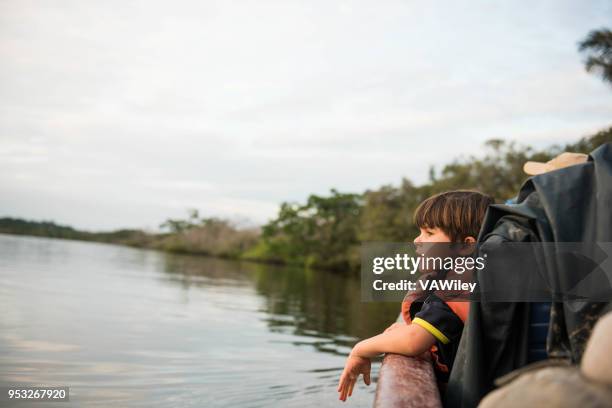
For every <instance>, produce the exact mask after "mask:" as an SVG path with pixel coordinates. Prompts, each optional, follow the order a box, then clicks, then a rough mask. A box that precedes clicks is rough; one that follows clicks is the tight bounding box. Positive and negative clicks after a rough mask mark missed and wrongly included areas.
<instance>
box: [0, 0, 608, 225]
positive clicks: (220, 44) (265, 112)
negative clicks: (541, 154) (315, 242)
mask: <svg viewBox="0 0 612 408" xmlns="http://www.w3.org/2000/svg"><path fill="white" fill-rule="evenodd" d="M433 3H435V4H433ZM466 3H468V4H469V5H470V6H469V7H466V5H465V4H466ZM587 5H588V6H587ZM611 25H612V3H611V2H610V1H608V0H601V1H589V2H583V1H577V0H576V1H558V0H554V1H538V2H534V1H523V2H521V1H516V0H510V1H495V2H492V1H488V0H486V1H485V0H483V1H469V2H456V1H450V0H449V1H439V2H428V1H411V0H404V1H357V0H355V1H334V0H321V1H319V0H305V1H292V0H276V1H267V0H253V1H229V0H223V1H218V2H215V1H208V0H184V1H183V0H178V1H154V0H149V1H126V0H121V1H83V0H74V1H64V0H58V1H52V2H50V1H29V0H2V1H0V60H1V61H2V62H1V63H0V189H1V190H0V191H1V192H2V193H1V196H0V216H18V217H24V218H28V219H37V220H40V219H45V220H54V221H56V222H59V223H64V224H70V225H73V226H75V227H78V228H86V229H110V228H116V227H145V228H156V227H157V225H159V223H160V222H161V221H163V220H164V219H166V218H167V217H180V216H183V215H184V214H185V211H186V209H187V208H198V209H199V210H200V211H201V213H202V214H203V215H216V216H225V217H231V218H233V219H241V220H250V221H251V222H253V223H262V222H265V221H266V220H267V219H269V218H270V217H272V216H274V214H275V212H276V210H277V208H278V204H279V203H280V202H282V201H295V200H304V199H305V198H306V197H307V196H308V194H310V193H325V192H327V191H329V189H330V188H332V187H335V188H338V189H339V190H341V191H347V192H348V191H350V192H360V191H363V190H365V189H368V188H376V187H378V186H380V185H382V184H388V183H398V182H399V181H400V179H401V178H402V177H408V178H410V179H412V180H414V181H415V182H422V181H424V180H425V179H426V174H427V170H428V167H429V166H430V165H438V166H439V165H442V164H444V163H446V162H448V161H449V160H450V159H452V158H454V157H457V156H458V155H469V154H479V153H481V146H482V142H483V141H485V140H486V139H489V138H493V137H495V138H506V139H512V140H516V141H519V142H523V143H528V144H531V145H534V146H539V147H543V146H547V145H550V144H553V143H561V142H567V141H574V140H577V139H578V138H579V137H581V136H584V135H588V134H590V133H592V132H594V131H596V130H598V129H601V128H603V127H606V126H608V125H610V124H612V89H611V88H610V87H609V86H606V85H605V84H603V83H602V82H601V81H600V80H599V78H597V77H595V76H592V75H589V74H587V73H585V72H584V70H583V67H582V56H581V55H579V54H578V52H577V47H576V43H577V42H578V41H579V40H580V39H582V38H583V37H584V36H585V35H586V33H587V32H588V31H589V30H591V29H595V28H601V27H606V26H607V27H610V26H611Z"/></svg>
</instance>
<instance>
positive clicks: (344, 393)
mask: <svg viewBox="0 0 612 408" xmlns="http://www.w3.org/2000/svg"><path fill="white" fill-rule="evenodd" d="M340 399H341V400H342V401H346V384H345V385H343V386H342V392H341V393H340Z"/></svg>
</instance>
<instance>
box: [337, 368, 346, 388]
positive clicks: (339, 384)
mask: <svg viewBox="0 0 612 408" xmlns="http://www.w3.org/2000/svg"><path fill="white" fill-rule="evenodd" d="M345 380H346V373H344V372H343V373H342V375H341V376H340V381H338V392H340V390H341V389H342V385H343V384H344V381H345Z"/></svg>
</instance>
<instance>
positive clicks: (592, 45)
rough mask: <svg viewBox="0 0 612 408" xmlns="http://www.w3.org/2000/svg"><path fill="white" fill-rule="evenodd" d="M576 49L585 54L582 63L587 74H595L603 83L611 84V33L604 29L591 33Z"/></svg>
mask: <svg viewBox="0 0 612 408" xmlns="http://www.w3.org/2000/svg"><path fill="white" fill-rule="evenodd" d="M578 49H579V50H580V51H581V52H583V53H585V54H587V58H586V60H585V62H584V67H585V68H586V70H587V72H597V73H599V75H600V76H601V78H602V79H603V80H604V82H608V83H610V84H612V31H610V30H609V29H605V28H602V29H601V30H593V31H591V32H590V33H589V34H588V35H587V36H586V38H585V39H584V40H582V41H581V42H580V43H579V45H578Z"/></svg>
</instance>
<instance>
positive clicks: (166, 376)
mask: <svg viewBox="0 0 612 408" xmlns="http://www.w3.org/2000/svg"><path fill="white" fill-rule="evenodd" d="M359 297H360V295H359V281H358V279H357V278H348V277H345V276H341V275H339V274H332V273H329V272H320V271H305V270H302V269H290V268H282V267H274V266H269V265H258V264H251V263H239V262H231V261H222V260H218V259H211V258H205V257H198V256H188V255H169V254H164V253H161V252H156V251H148V250H139V249H132V248H126V247H121V246H114V245H105V244H96V243H88V242H77V241H66V240H55V239H46V238H32V237H17V236H10V235H1V234H0V385H8V384H11V385H31V386H34V385H38V386H40V385H47V386H52V385H57V386H70V397H71V402H70V403H69V404H66V405H65V406H72V407H80V406H101V407H109V406H121V407H170V406H172V407H174V406H185V407H189V406H193V407H221V406H239V407H256V406H283V407H292V406H296V407H304V406H317V407H325V406H345V407H350V406H352V407H357V406H371V404H372V401H373V396H374V387H375V384H372V385H371V386H370V387H366V386H364V385H363V384H361V385H360V386H359V388H358V389H356V390H355V391H354V394H353V397H352V398H350V399H349V402H347V403H344V404H343V403H342V402H339V401H338V400H337V392H336V385H337V381H338V377H339V375H340V372H341V370H342V367H343V363H344V360H345V358H346V354H347V353H348V352H349V351H350V347H351V346H352V345H353V344H354V343H355V342H356V341H357V340H359V339H360V338H364V337H368V336H371V335H374V334H376V333H378V332H380V331H381V330H383V329H384V328H385V327H386V326H387V325H388V324H390V323H391V322H392V321H394V320H395V317H396V314H397V311H398V307H399V305H397V304H362V303H361V302H360V301H359ZM378 367H379V364H374V365H373V369H374V372H373V374H374V377H373V378H374V379H376V374H377V371H378ZM52 405H53V407H59V406H61V404H58V403H54V404H52ZM29 406H33V405H29ZM45 406H46V405H45Z"/></svg>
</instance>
